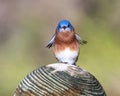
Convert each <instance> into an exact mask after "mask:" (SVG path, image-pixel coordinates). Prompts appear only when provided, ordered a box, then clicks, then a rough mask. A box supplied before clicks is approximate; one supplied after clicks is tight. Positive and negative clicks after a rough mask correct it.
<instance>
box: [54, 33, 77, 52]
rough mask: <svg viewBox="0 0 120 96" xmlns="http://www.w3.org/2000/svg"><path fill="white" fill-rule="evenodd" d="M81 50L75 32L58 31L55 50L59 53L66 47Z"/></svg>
mask: <svg viewBox="0 0 120 96" xmlns="http://www.w3.org/2000/svg"><path fill="white" fill-rule="evenodd" d="M67 47H69V48H70V50H76V51H79V43H78V41H77V39H76V37H75V32H74V31H71V32H57V33H56V38H55V45H54V52H56V53H58V52H60V51H62V50H64V49H65V48H67Z"/></svg>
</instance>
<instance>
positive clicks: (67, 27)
mask: <svg viewBox="0 0 120 96" xmlns="http://www.w3.org/2000/svg"><path fill="white" fill-rule="evenodd" d="M71 30H74V28H73V26H72V25H71V23H70V22H69V21H68V20H61V21H60V22H59V23H58V26H57V28H56V32H70V31H71Z"/></svg>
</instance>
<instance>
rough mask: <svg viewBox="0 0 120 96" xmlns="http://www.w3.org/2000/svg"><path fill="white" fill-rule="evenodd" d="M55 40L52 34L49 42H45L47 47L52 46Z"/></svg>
mask: <svg viewBox="0 0 120 96" xmlns="http://www.w3.org/2000/svg"><path fill="white" fill-rule="evenodd" d="M54 42H55V34H54V35H53V37H52V38H51V40H50V41H49V43H48V44H47V46H46V47H47V48H50V47H53V45H54Z"/></svg>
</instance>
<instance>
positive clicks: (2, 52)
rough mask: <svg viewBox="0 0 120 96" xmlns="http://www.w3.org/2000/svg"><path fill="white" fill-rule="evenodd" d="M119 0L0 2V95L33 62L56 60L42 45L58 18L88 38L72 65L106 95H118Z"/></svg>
mask: <svg viewBox="0 0 120 96" xmlns="http://www.w3.org/2000/svg"><path fill="white" fill-rule="evenodd" d="M119 18H120V0H62V1H61V0H48V1H47V0H0V96H12V95H13V93H14V90H15V88H16V87H17V85H18V83H19V82H20V81H21V80H22V79H23V78H24V77H25V76H26V75H27V74H28V73H29V72H31V71H32V70H34V69H36V68H37V67H39V66H43V65H46V64H50V63H55V62H57V61H56V59H55V57H54V55H53V52H52V49H50V50H49V49H47V48H45V46H46V44H47V43H48V41H49V40H50V38H51V37H52V35H53V34H54V32H55V28H56V26H57V23H58V21H59V20H61V19H68V20H70V21H71V23H72V24H73V26H74V27H75V29H76V32H77V33H78V34H80V36H81V37H82V38H83V39H85V40H87V41H88V44H87V45H84V46H81V52H80V56H79V59H78V62H77V65H79V66H80V67H82V68H84V69H85V70H87V71H89V72H90V73H92V74H93V75H94V76H95V77H96V78H97V79H98V80H99V81H100V83H101V84H102V85H103V87H104V89H105V91H106V93H107V95H108V96H120V65H119V63H120V19H119Z"/></svg>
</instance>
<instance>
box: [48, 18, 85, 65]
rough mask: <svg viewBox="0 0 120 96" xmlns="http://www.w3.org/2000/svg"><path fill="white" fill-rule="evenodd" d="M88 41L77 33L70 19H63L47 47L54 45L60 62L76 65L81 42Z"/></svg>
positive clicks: (54, 50)
mask: <svg viewBox="0 0 120 96" xmlns="http://www.w3.org/2000/svg"><path fill="white" fill-rule="evenodd" d="M86 43H87V41H85V40H83V39H81V37H80V36H79V35H78V34H77V33H75V29H74V27H73V26H72V25H71V23H70V22H69V21H68V20H61V21H60V22H59V23H58V26H57V28H56V32H55V34H54V35H53V36H52V38H51V40H50V41H49V43H48V44H47V46H46V47H48V48H50V47H53V52H54V54H55V57H56V59H57V60H58V62H60V63H66V64H72V65H76V64H75V63H76V61H77V59H78V56H79V49H80V44H82V45H83V44H86Z"/></svg>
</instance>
